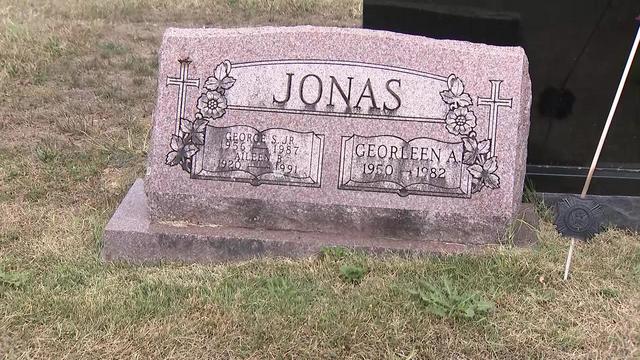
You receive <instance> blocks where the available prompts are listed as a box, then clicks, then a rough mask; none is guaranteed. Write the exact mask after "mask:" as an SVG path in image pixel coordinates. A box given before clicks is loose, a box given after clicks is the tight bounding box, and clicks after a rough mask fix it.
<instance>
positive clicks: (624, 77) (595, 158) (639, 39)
mask: <svg viewBox="0 0 640 360" xmlns="http://www.w3.org/2000/svg"><path fill="white" fill-rule="evenodd" d="M639 43H640V27H639V28H638V31H637V32H636V39H635V41H634V42H633V47H632V48H631V53H630V54H629V58H628V59H627V65H626V66H625V68H624V72H623V73H622V78H621V79H620V84H618V91H616V96H615V97H614V98H613V104H612V105H611V109H610V110H609V116H607V121H606V122H605V124H604V129H603V130H602V135H601V136H600V142H599V143H598V148H597V149H596V153H595V155H594V156H593V161H592V162H591V167H590V168H589V174H588V175H587V180H586V181H585V182H584V187H583V188H582V193H581V194H580V198H582V199H584V198H585V196H587V192H588V191H589V185H591V178H592V177H593V172H594V171H595V170H596V165H597V164H598V159H599V158H600V152H601V151H602V147H603V146H604V141H605V140H606V138H607V133H608V132H609V126H610V125H611V120H613V115H614V114H615V113H616V109H617V108H618V102H619V101H620V96H622V90H623V89H624V84H625V83H626V82H627V77H628V76H629V70H630V69H631V65H632V64H633V58H634V57H635V55H636V50H638V44H639Z"/></svg>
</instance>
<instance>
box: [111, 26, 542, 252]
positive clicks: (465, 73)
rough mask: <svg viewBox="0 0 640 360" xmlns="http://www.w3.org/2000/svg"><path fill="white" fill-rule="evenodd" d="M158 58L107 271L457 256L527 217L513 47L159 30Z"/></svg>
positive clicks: (287, 31)
mask: <svg viewBox="0 0 640 360" xmlns="http://www.w3.org/2000/svg"><path fill="white" fill-rule="evenodd" d="M159 57H160V59H159V63H160V67H159V75H158V76H159V81H158V89H157V103H156V108H155V111H154V114H153V131H152V135H151V146H150V150H149V154H148V171H147V174H146V177H145V179H144V184H143V181H142V180H138V181H137V182H136V183H135V184H134V185H133V187H132V189H131V190H130V191H129V194H128V195H127V196H126V197H125V199H124V200H123V202H122V204H121V205H120V207H119V208H118V209H117V210H116V213H115V214H114V216H113V218H112V219H111V221H110V222H109V224H108V225H107V228H106V232H105V236H104V248H103V256H104V258H105V259H107V260H128V261H154V260H161V259H168V260H185V261H223V260H236V259H247V258H251V257H254V256H279V255H283V256H301V255H305V254H309V253H313V252H316V251H318V250H319V249H320V248H322V247H323V246H330V245H344V246H352V247H358V248H363V249H368V250H374V251H377V250H386V249H389V250H416V251H463V250H466V249H475V248H477V247H481V246H483V245H487V244H495V243H496V242H498V241H499V240H500V239H501V237H502V236H503V235H504V233H505V231H506V230H507V229H508V228H509V226H510V224H511V223H512V222H513V221H514V220H516V219H517V218H518V217H519V216H521V215H520V214H521V196H522V187H523V181H524V171H525V163H526V148H527V135H528V130H529V107H530V81H529V75H528V64H527V58H526V56H525V54H524V51H523V50H522V49H521V48H518V47H495V46H487V45H479V44H473V43H468V42H456V41H442V40H433V39H428V38H424V37H418V36H409V35H400V34H395V33H390V32H382V31H372V30H362V29H337V28H318V27H290V28H273V27H267V28H246V29H168V30H167V31H166V33H165V35H164V38H163V43H162V48H161V50H160V54H159Z"/></svg>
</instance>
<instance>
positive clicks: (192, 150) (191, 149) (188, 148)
mask: <svg viewBox="0 0 640 360" xmlns="http://www.w3.org/2000/svg"><path fill="white" fill-rule="evenodd" d="M183 152H184V157H186V158H190V157H192V156H193V155H195V154H196V153H197V152H198V148H197V147H196V146H195V145H193V144H189V145H185V146H184V150H183Z"/></svg>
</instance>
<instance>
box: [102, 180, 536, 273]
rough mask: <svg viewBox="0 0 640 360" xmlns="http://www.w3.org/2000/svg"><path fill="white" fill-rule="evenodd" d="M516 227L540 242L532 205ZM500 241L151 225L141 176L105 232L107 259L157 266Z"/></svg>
mask: <svg viewBox="0 0 640 360" xmlns="http://www.w3.org/2000/svg"><path fill="white" fill-rule="evenodd" d="M525 209H526V210H525V211H524V212H523V215H522V216H521V217H520V218H524V220H518V221H516V222H515V223H514V226H513V227H512V228H511V233H512V236H513V238H514V239H516V241H514V243H515V244H517V245H528V244H531V243H532V242H534V241H535V239H536V238H537V237H536V234H537V230H536V229H537V224H538V220H537V216H535V212H534V211H533V210H532V208H531V207H525ZM497 245H498V244H490V245H466V244H458V243H445V242H425V241H405V240H397V239H385V238H371V237H362V238H354V237H351V236H350V237H341V236H336V235H333V234H321V233H311V232H300V231H273V230H260V229H248V228H225V227H220V226H215V227H213V226H198V225H191V224H184V223H152V222H151V221H150V217H149V210H148V208H147V203H146V195H145V193H144V185H143V181H142V179H138V180H136V182H135V183H134V184H133V186H132V187H131V189H130V190H129V192H128V193H127V195H126V196H125V198H124V199H123V200H122V202H121V204H120V206H118V209H116V211H115V213H114V214H113V217H112V218H111V220H110V221H109V223H108V224H107V226H106V228H105V231H104V234H103V248H102V254H101V255H102V259H103V260H104V261H106V262H127V263H132V264H152V263H158V262H186V263H221V262H227V261H241V260H250V259H254V258H260V257H288V258H299V257H305V256H309V255H313V254H316V253H318V252H319V251H320V250H321V249H322V248H323V247H327V246H345V247H350V248H356V249H360V250H364V251H367V252H371V253H375V254H384V253H396V254H398V253H400V254H412V253H430V254H460V253H480V252H484V251H487V250H490V249H494V248H496V247H497Z"/></svg>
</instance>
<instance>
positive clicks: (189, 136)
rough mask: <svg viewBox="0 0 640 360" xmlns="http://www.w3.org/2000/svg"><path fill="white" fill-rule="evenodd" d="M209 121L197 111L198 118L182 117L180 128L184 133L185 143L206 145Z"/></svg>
mask: <svg viewBox="0 0 640 360" xmlns="http://www.w3.org/2000/svg"><path fill="white" fill-rule="evenodd" d="M207 123H208V121H207V120H205V119H203V118H202V114H200V113H196V119H195V120H194V121H190V120H188V119H182V122H181V123H180V130H182V133H183V134H184V143H185V144H194V145H204V130H205V128H206V127H207Z"/></svg>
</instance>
